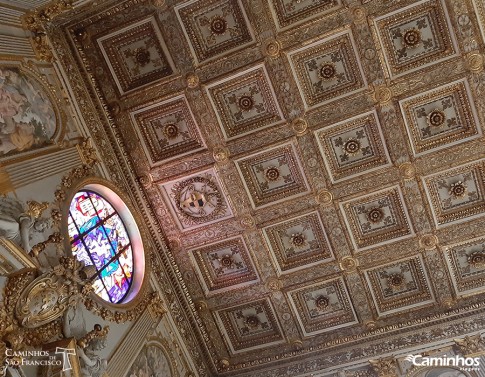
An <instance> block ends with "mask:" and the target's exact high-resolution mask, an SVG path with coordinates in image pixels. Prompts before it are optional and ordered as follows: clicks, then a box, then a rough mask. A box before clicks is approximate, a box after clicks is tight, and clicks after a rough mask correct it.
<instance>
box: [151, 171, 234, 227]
mask: <svg viewBox="0 0 485 377" xmlns="http://www.w3.org/2000/svg"><path fill="white" fill-rule="evenodd" d="M221 187H222V186H221V184H220V182H219V180H218V178H217V176H216V173H215V171H214V169H209V170H206V171H203V172H200V173H196V174H192V175H190V176H187V177H184V178H180V179H177V180H175V181H172V182H167V183H164V184H161V185H160V190H161V192H162V195H163V196H164V198H165V200H166V201H167V202H168V203H169V205H170V208H171V210H172V212H173V214H174V215H175V219H176V220H177V222H178V224H179V226H180V228H181V229H182V230H187V229H192V228H197V227H200V226H204V225H208V224H213V223H215V222H218V221H221V220H224V219H227V218H229V217H232V210H231V208H230V206H229V204H228V200H227V198H226V197H225V195H224V193H223V190H222V188H221Z"/></svg>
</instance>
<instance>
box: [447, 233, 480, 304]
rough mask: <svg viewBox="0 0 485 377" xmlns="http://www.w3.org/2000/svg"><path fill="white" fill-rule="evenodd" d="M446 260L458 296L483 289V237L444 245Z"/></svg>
mask: <svg viewBox="0 0 485 377" xmlns="http://www.w3.org/2000/svg"><path fill="white" fill-rule="evenodd" d="M445 250H446V256H447V258H446V261H447V263H448V267H449V268H450V272H451V279H452V281H453V287H454V288H455V292H456V294H457V295H458V296H466V295H469V294H476V293H479V292H483V291H484V290H485V238H483V237H482V238H475V239H472V240H469V241H467V242H462V243H459V244H455V245H449V246H447V247H446V249H445Z"/></svg>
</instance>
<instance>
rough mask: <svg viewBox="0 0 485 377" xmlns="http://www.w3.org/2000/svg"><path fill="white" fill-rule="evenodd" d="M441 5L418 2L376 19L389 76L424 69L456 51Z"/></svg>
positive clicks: (453, 54)
mask: <svg viewBox="0 0 485 377" xmlns="http://www.w3.org/2000/svg"><path fill="white" fill-rule="evenodd" d="M447 20H448V15H447V11H446V8H445V6H444V4H443V3H442V2H441V1H439V0H435V1H421V2H419V3H417V4H413V5H412V6H409V7H406V8H401V9H399V10H397V11H395V12H392V13H389V14H386V15H384V16H382V17H378V18H376V19H375V27H376V30H377V34H378V38H379V41H380V43H381V44H382V46H383V47H384V55H385V61H386V64H387V67H388V69H389V71H390V73H391V76H399V75H402V74H404V73H407V72H409V71H413V70H416V69H420V68H424V67H426V66H429V65H430V64H435V63H437V62H439V61H443V60H445V59H449V58H450V57H452V56H455V55H456V54H457V47H456V42H455V40H454V36H453V35H452V31H451V25H450V24H449V22H448V21H447Z"/></svg>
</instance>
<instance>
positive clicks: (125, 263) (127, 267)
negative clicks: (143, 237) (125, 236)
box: [119, 247, 133, 278]
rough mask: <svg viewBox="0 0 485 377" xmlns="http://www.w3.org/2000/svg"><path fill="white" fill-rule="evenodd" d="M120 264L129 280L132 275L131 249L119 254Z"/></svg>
mask: <svg viewBox="0 0 485 377" xmlns="http://www.w3.org/2000/svg"><path fill="white" fill-rule="evenodd" d="M119 261H120V264H121V267H122V268H123V271H124V272H125V275H126V276H127V277H128V278H130V277H131V275H132V274H133V253H132V250H131V247H128V248H127V249H126V250H125V251H123V252H122V253H121V254H120V259H119Z"/></svg>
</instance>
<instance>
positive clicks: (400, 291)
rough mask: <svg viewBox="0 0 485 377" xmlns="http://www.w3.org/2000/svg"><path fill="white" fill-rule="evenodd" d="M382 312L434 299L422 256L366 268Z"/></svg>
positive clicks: (392, 311)
mask: <svg viewBox="0 0 485 377" xmlns="http://www.w3.org/2000/svg"><path fill="white" fill-rule="evenodd" d="M365 277H366V279H367V282H368V283H369V286H370V287H371V293H372V297H373V299H374V302H375V305H376V308H377V312H378V313H379V315H387V314H391V313H395V312H399V311H403V310H408V309H412V308H416V307H420V306H423V305H427V304H430V303H432V302H434V296H433V293H432V291H431V288H430V282H429V278H428V275H427V273H426V271H425V267H424V263H423V259H422V256H421V255H419V256H416V257H414V258H410V259H405V260H401V261H398V262H394V263H390V264H387V265H385V266H380V267H376V268H372V269H368V270H366V271H365Z"/></svg>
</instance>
